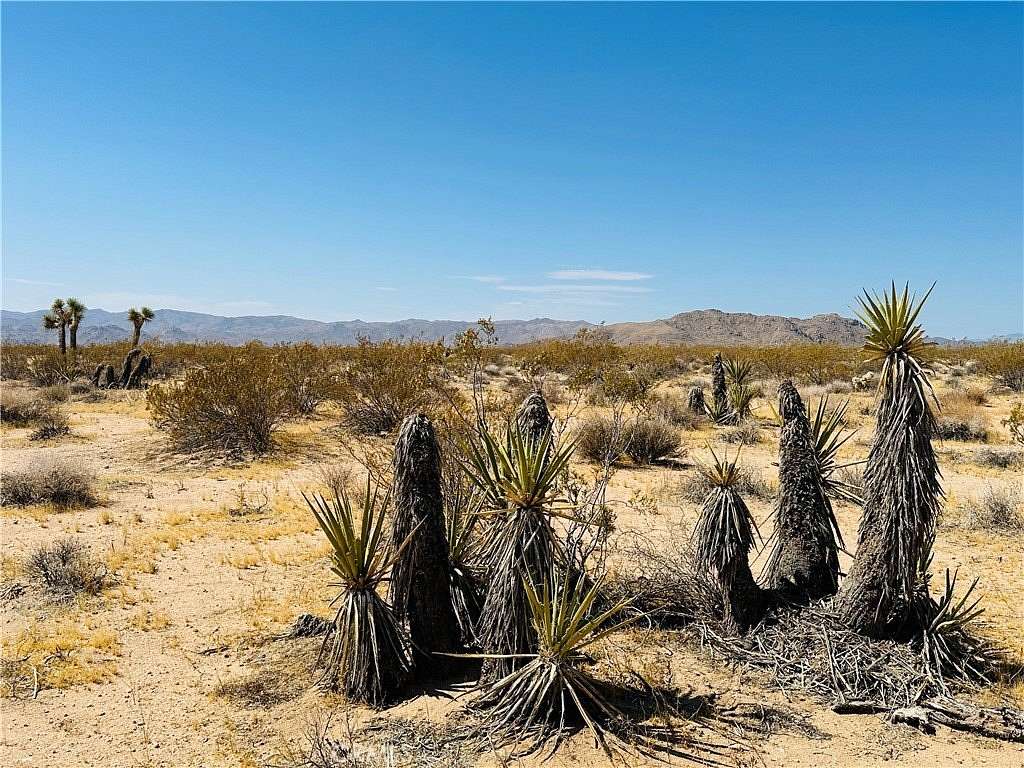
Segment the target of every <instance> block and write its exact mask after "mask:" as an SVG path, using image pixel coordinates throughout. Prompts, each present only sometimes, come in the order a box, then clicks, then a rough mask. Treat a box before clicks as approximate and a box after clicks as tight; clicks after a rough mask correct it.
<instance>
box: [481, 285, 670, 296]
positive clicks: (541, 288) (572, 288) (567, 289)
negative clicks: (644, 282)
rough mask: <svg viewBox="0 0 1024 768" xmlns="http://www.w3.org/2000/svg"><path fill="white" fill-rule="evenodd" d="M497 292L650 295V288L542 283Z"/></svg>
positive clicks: (515, 286)
mask: <svg viewBox="0 0 1024 768" xmlns="http://www.w3.org/2000/svg"><path fill="white" fill-rule="evenodd" d="M498 290H499V291H513V292H516V293H557V294H574V293H575V294H585V293H650V292H651V291H652V289H651V288H643V287H641V286H638V285H587V284H583V283H580V284H576V283H543V284H540V285H499V286H498Z"/></svg>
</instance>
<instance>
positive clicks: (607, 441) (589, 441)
mask: <svg viewBox="0 0 1024 768" xmlns="http://www.w3.org/2000/svg"><path fill="white" fill-rule="evenodd" d="M623 433H624V430H623V429H622V427H621V426H620V425H617V424H616V422H615V421H614V420H613V419H611V418H610V417H607V416H592V417H591V418H589V419H587V420H585V421H584V422H583V424H582V425H581V426H580V428H579V430H578V431H577V433H576V450H577V451H579V455H580V456H582V457H583V458H584V459H586V460H587V461H592V462H594V463H595V464H603V463H605V462H609V463H611V462H615V461H617V460H618V458H619V457H620V456H621V455H622V452H623V448H624V444H625V436H624V434H623Z"/></svg>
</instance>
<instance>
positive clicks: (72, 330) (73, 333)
mask: <svg viewBox="0 0 1024 768" xmlns="http://www.w3.org/2000/svg"><path fill="white" fill-rule="evenodd" d="M68 331H69V334H70V337H71V338H70V341H71V358H72V359H74V358H75V355H77V354H78V323H72V324H71V325H70V326H69V328H68Z"/></svg>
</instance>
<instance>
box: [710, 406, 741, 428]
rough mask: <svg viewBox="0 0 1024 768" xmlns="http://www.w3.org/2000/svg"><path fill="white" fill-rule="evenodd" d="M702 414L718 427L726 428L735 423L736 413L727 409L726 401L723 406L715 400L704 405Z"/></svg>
mask: <svg viewBox="0 0 1024 768" xmlns="http://www.w3.org/2000/svg"><path fill="white" fill-rule="evenodd" d="M704 412H705V413H706V414H707V417H708V420H709V421H710V422H711V423H712V424H715V425H716V426H719V427H727V426H730V425H732V424H735V423H736V421H737V420H736V412H735V411H733V409H732V408H730V407H729V402H728V400H726V402H725V403H724V404H720V403H719V402H718V401H717V400H712V401H711V402H710V403H705V404H704Z"/></svg>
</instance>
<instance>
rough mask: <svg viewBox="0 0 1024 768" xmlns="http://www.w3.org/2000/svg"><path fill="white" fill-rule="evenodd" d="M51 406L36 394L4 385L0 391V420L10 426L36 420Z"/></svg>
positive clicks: (22, 424) (27, 423) (19, 425)
mask: <svg viewBox="0 0 1024 768" xmlns="http://www.w3.org/2000/svg"><path fill="white" fill-rule="evenodd" d="M51 410H53V406H52V405H51V404H50V403H49V402H48V401H47V400H45V399H44V398H42V397H40V396H39V395H37V394H34V393H31V392H26V391H25V390H23V389H11V388H10V387H4V389H3V390H2V391H0V421H2V422H3V423H4V424H7V425H9V426H12V427H23V426H26V425H30V424H34V423H36V422H38V421H39V420H40V419H41V418H42V417H44V416H45V415H46V414H48V413H49V412H50V411H51Z"/></svg>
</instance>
